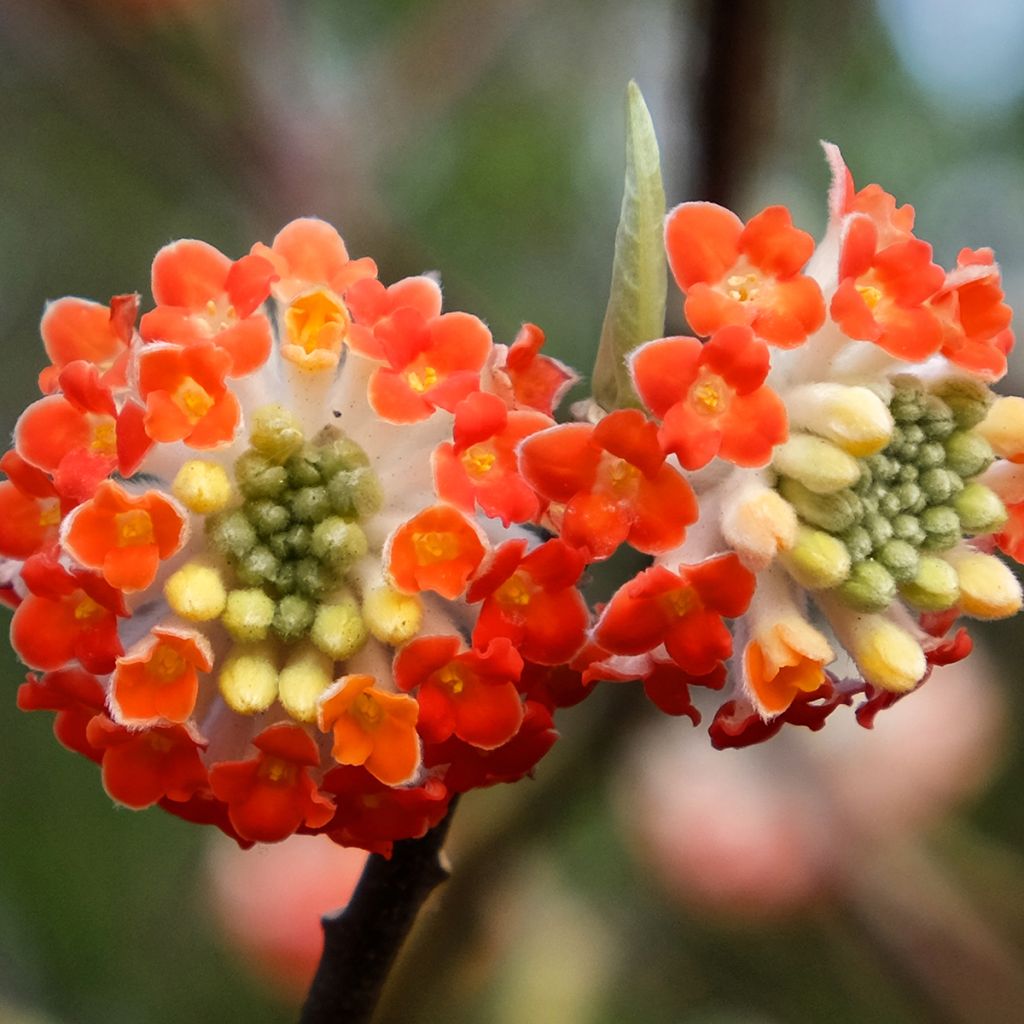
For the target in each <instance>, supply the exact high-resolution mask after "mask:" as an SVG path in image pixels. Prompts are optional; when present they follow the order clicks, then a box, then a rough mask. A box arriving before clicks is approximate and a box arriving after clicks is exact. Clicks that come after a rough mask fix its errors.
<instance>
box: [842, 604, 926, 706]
mask: <svg viewBox="0 0 1024 1024" xmlns="http://www.w3.org/2000/svg"><path fill="white" fill-rule="evenodd" d="M849 648H850V653H851V654H852V655H853V658H854V660H855V661H856V662H857V665H858V666H859V668H860V671H861V674H862V675H863V676H864V679H865V681H866V682H869V683H871V684H872V685H873V686H880V687H881V688H882V689H883V690H891V691H892V692H893V693H903V692H905V691H906V690H910V689H913V687H914V686H916V685H917V684H918V683H919V682H920V681H921V679H922V678H923V677H924V674H925V672H926V671H927V668H928V662H927V660H926V659H925V656H924V651H923V650H922V649H921V645H920V644H919V643H918V642H917V640H916V639H915V638H914V637H913V636H912V635H911V634H910V633H908V632H907V630H905V629H903V628H901V627H900V626H897V625H896V624H895V623H894V622H890V621H889V620H888V619H886V618H884V617H882V616H880V615H862V616H859V617H858V618H857V620H856V621H855V622H854V624H853V626H852V628H851V630H850V643H849Z"/></svg>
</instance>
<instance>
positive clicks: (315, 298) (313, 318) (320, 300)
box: [284, 288, 349, 355]
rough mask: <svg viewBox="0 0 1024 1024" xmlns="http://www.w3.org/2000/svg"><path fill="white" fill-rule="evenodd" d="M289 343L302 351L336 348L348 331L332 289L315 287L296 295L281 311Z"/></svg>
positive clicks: (342, 309) (342, 311)
mask: <svg viewBox="0 0 1024 1024" xmlns="http://www.w3.org/2000/svg"><path fill="white" fill-rule="evenodd" d="M284 323H285V331H286V332H287V335H288V340H289V342H290V343H291V344H293V345H297V346H298V347H299V348H301V349H302V350H303V351H304V352H305V353H306V355H312V354H313V353H314V352H317V351H327V352H339V351H340V350H341V343H342V341H344V339H345V335H346V334H347V333H348V325H349V318H348V311H347V310H346V309H345V306H344V305H343V304H342V302H341V300H340V299H339V298H338V297H337V296H336V295H334V293H333V292H329V291H326V290H324V289H322V288H321V289H317V290H316V291H313V292H309V293H308V294H307V295H302V296H300V297H299V298H297V299H296V300H295V301H294V302H292V304H291V305H290V306H289V307H288V311H287V312H286V313H285V315H284Z"/></svg>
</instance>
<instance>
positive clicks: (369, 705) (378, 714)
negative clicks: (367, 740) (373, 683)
mask: <svg viewBox="0 0 1024 1024" xmlns="http://www.w3.org/2000/svg"><path fill="white" fill-rule="evenodd" d="M352 712H353V714H354V715H355V717H356V718H357V719H358V720H359V723H360V724H361V725H362V726H363V728H366V729H372V728H373V727H374V726H376V725H379V724H380V720H381V719H382V718H383V717H384V709H383V708H382V707H381V706H380V701H378V700H377V698H376V697H374V695H373V694H372V693H370V692H368V691H367V690H364V691H363V692H362V693H361V694H359V696H358V697H356V699H355V700H354V701H353V702H352Z"/></svg>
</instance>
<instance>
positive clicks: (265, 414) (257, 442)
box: [249, 404, 304, 463]
mask: <svg viewBox="0 0 1024 1024" xmlns="http://www.w3.org/2000/svg"><path fill="white" fill-rule="evenodd" d="M249 440H250V441H251V442H252V446H253V448H255V449H256V450H257V451H258V452H260V453H261V454H263V455H265V456H266V457H267V458H268V459H270V461H271V462H277V463H283V462H284V461H285V459H287V458H288V457H289V456H290V455H292V454H294V453H295V452H297V451H298V450H299V449H300V448H301V447H302V445H303V441H304V439H303V436H302V428H301V427H300V426H299V422H298V420H297V419H296V418H295V417H294V416H293V415H292V413H290V412H289V411H288V410H287V409H285V408H284V406H282V405H276V404H275V405H265V406H264V407H263V408H262V409H257V410H256V415H255V416H254V417H253V424H252V431H251V432H250V434H249Z"/></svg>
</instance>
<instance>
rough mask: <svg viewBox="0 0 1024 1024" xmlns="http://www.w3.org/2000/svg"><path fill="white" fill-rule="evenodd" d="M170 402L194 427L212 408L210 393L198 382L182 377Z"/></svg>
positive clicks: (212, 402)
mask: <svg viewBox="0 0 1024 1024" xmlns="http://www.w3.org/2000/svg"><path fill="white" fill-rule="evenodd" d="M171 401H173V402H174V404H175V405H176V406H177V407H178V408H179V409H180V410H181V411H182V412H183V413H184V414H185V415H186V416H187V417H188V419H189V422H190V423H192V424H193V425H195V424H196V423H198V422H199V421H200V420H201V419H202V418H203V417H204V416H205V415H206V414H207V413H208V412H209V411H210V410H211V409H212V408H213V406H214V401H213V399H212V398H211V397H210V393H209V392H208V391H207V390H206V388H204V387H203V386H202V385H201V384H200V383H199V382H198V381H196V380H193V379H192V378H191V377H184V378H183V379H182V381H181V383H180V384H179V385H178V387H177V388H176V389H175V391H174V394H173V395H171Z"/></svg>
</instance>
